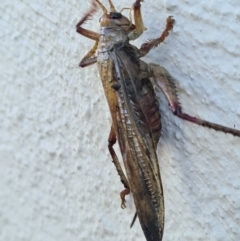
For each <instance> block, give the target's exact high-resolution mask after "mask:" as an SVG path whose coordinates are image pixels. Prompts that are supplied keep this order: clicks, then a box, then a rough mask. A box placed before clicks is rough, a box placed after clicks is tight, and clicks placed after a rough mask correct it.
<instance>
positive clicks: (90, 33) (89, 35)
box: [76, 1, 100, 41]
mask: <svg viewBox="0 0 240 241" xmlns="http://www.w3.org/2000/svg"><path fill="white" fill-rule="evenodd" d="M96 11H97V4H96V2H95V1H92V7H91V8H90V10H89V11H88V12H87V13H86V14H85V15H84V16H83V18H82V19H81V20H80V21H79V22H78V23H77V25H76V31H77V32H78V33H79V34H81V35H83V36H85V37H87V38H90V39H93V40H95V41H98V40H99V36H100V35H99V34H98V33H96V32H93V31H91V30H88V29H85V28H82V27H81V25H82V24H83V23H84V22H86V21H87V20H88V19H89V18H90V17H91V16H92V15H93V14H94V13H95V12H96Z"/></svg>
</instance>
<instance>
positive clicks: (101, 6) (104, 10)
mask: <svg viewBox="0 0 240 241" xmlns="http://www.w3.org/2000/svg"><path fill="white" fill-rule="evenodd" d="M95 1H96V2H97V3H98V5H99V6H100V8H101V9H102V10H103V12H104V13H107V9H106V8H105V7H104V6H103V4H102V3H100V2H99V0H95Z"/></svg>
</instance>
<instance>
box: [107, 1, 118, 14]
mask: <svg viewBox="0 0 240 241" xmlns="http://www.w3.org/2000/svg"><path fill="white" fill-rule="evenodd" d="M108 2H109V5H110V11H111V12H112V13H116V12H117V11H116V9H115V7H114V6H113V3H112V1H111V0H108Z"/></svg>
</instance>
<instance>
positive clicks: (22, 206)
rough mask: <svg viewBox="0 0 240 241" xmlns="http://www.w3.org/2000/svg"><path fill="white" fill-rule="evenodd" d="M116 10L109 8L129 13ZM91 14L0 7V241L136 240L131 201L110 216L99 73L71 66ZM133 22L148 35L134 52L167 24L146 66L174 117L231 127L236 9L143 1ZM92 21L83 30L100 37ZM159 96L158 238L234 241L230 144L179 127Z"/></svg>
mask: <svg viewBox="0 0 240 241" xmlns="http://www.w3.org/2000/svg"><path fill="white" fill-rule="evenodd" d="M114 2H115V7H116V8H117V9H118V10H119V9H121V8H122V7H126V6H130V5H131V4H132V1H127V0H122V1H114ZM103 3H104V4H105V5H106V6H107V1H106V0H105V1H104V2H103ZM89 6H90V1H82V0H79V1H74V0H73V1H69V0H67V1H56V0H52V1H46V0H41V1H40V0H39V1H38V0H34V1H27V0H23V1H7V0H2V1H1V6H0V11H1V18H0V29H1V32H0V36H1V44H0V56H1V57H0V93H1V95H0V103H1V104H0V125H1V128H0V190H1V191H0V240H1V241H16V240H17V241H30V240H31V241H43V240H44V241H56V240H57V241H69V240H71V241H79V240H81V241H85V240H88V241H93V240H99V241H100V240H101V241H103V240H104V241H110V240H111V241H112V240H116V241H118V240H119V241H120V240H121V241H123V240H129V241H131V240H139V241H143V240H145V239H144V236H143V233H142V231H141V228H140V225H139V223H138V221H137V222H136V224H135V226H134V227H133V228H132V229H129V224H130V222H131V220H132V217H133V215H134V212H135V209H134V205H133V201H132V198H131V196H129V197H128V198H127V209H125V210H122V209H121V208H120V198H119V192H120V191H121V190H122V189H123V187H122V184H121V183H120V181H119V178H118V175H117V173H116V171H115V167H114V166H113V164H112V163H111V157H110V155H109V153H108V149H107V138H108V134H109V130H110V125H111V119H110V114H109V111H108V106H107V103H106V100H105V97H104V93H103V89H102V86H101V82H100V78H99V74H98V72H97V68H96V66H90V67H88V68H85V69H80V68H79V67H78V63H79V62H80V60H81V58H82V57H83V56H84V55H85V54H86V53H87V51H88V50H89V49H90V48H91V47H92V46H93V44H94V42H93V41H91V40H88V39H86V38H84V37H83V36H80V35H78V34H77V33H76V32H75V24H76V23H77V21H78V20H79V19H80V18H81V17H82V16H83V14H84V13H85V12H86V11H87V9H88V8H89ZM142 13H143V19H144V23H145V26H146V27H147V29H148V30H147V31H146V32H145V33H144V34H143V35H142V36H141V37H140V38H139V39H138V40H136V41H135V42H134V44H136V46H140V45H141V43H143V42H144V41H146V40H147V39H149V38H153V37H156V36H158V35H159V34H160V33H161V31H162V30H163V28H164V26H165V19H166V18H167V16H169V15H172V16H174V18H175V20H176V24H175V26H174V29H173V31H172V32H171V34H170V35H169V37H168V38H167V40H166V41H165V43H164V44H162V45H161V46H159V47H158V48H156V49H155V50H153V51H152V52H151V53H150V54H149V55H148V56H146V57H145V58H144V59H145V60H146V61H147V62H154V63H157V64H160V65H162V66H164V67H165V68H167V69H168V70H169V72H170V73H171V75H172V76H173V77H174V78H175V79H176V82H177V86H178V89H179V98H180V101H181V103H182V107H183V110H184V111H185V112H187V113H189V114H191V115H195V116H198V117H201V118H204V119H207V120H209V121H212V122H216V123H219V124H223V125H226V126H229V127H232V128H234V127H235V128H236V129H240V121H239V120H240V77H239V76H240V68H239V63H240V41H239V39H240V2H239V0H229V1H221V0H209V1H198V2H196V1H189V0H188V1H187V0H186V1H176V0H170V1H168V0H165V1H164V0H152V1H148V0H146V1H144V3H143V4H142ZM100 15H101V11H98V13H97V14H96V16H95V17H93V19H92V20H91V21H89V22H88V23H87V24H86V25H85V26H86V27H89V28H90V29H92V30H95V31H99V26H98V19H99V17H100ZM126 15H127V16H128V13H127V12H126ZM158 97H159V101H160V103H161V107H160V108H161V113H162V123H163V130H162V138H161V140H160V142H159V145H158V156H159V165H160V169H161V175H162V181H163V188H164V197H165V206H166V218H165V231H164V238H163V240H164V241H174V240H176V241H187V240H188V241H192V240H194V241H196V240H198V241H203V240H204V241H206V240H210V241H226V240H227V241H236V240H240V229H239V226H240V201H239V200H240V171H239V170H240V138H236V137H233V136H231V135H226V134H224V133H219V132H215V131H213V130H209V129H205V128H202V127H198V126H196V125H193V124H191V123H187V122H185V121H182V120H180V119H178V118H177V117H175V116H173V115H172V113H171V112H170V110H169V108H168V106H167V102H166V100H165V99H164V98H163V96H162V94H161V93H158ZM119 157H120V155H119Z"/></svg>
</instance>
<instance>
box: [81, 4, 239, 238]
mask: <svg viewBox="0 0 240 241" xmlns="http://www.w3.org/2000/svg"><path fill="white" fill-rule="evenodd" d="M108 2H109V5H110V11H108V10H107V9H106V8H105V7H104V6H103V4H102V3H101V2H100V1H99V0H92V3H91V9H90V10H89V11H88V12H87V13H86V14H85V15H84V16H83V18H82V19H81V20H80V21H79V22H78V24H77V25H76V30H77V32H78V33H80V34H81V35H83V36H85V37H87V38H90V39H92V40H94V41H95V44H94V46H93V48H92V49H91V50H90V51H89V52H88V53H87V54H86V55H85V56H84V58H83V59H82V61H81V62H80V64H79V65H80V67H86V66H89V65H91V64H94V63H97V66H98V70H99V73H100V76H101V81H102V84H103V88H104V91H105V96H106V99H107V102H108V105H109V109H110V112H111V116H112V127H111V131H110V134H109V139H108V148H109V151H110V154H111V156H112V159H113V163H114V165H115V166H116V169H117V172H118V174H119V176H120V179H121V182H122V183H123V185H124V187H125V190H124V191H122V192H121V193H120V196H121V200H122V204H121V207H122V208H124V207H125V195H127V194H128V193H129V192H130V191H131V193H132V196H133V199H134V203H135V207H136V214H137V217H138V218H139V221H140V224H141V227H142V230H143V232H144V235H145V237H146V240H147V241H161V240H162V237H163V229H164V199H163V189H162V182H161V176H160V170H159V165H158V158H157V155H156V148H157V144H158V141H159V138H160V135H161V116H160V112H159V103H158V100H157V98H156V95H155V92H154V89H153V85H156V86H158V87H159V88H160V89H161V91H162V92H163V93H164V95H165V97H166V98H167V101H168V103H169V106H170V109H171V110H172V112H173V114H174V115H176V116H178V117H180V118H182V119H184V120H187V121H190V122H192V123H195V124H198V125H201V126H204V127H209V128H212V129H215V130H217V131H222V132H225V133H230V134H232V135H234V136H238V137H240V131H239V130H235V129H232V128H228V127H225V126H221V125H218V124H215V123H211V122H208V121H205V120H202V119H199V118H196V117H192V116H189V115H188V114H185V113H182V110H181V107H180V103H179V101H178V97H177V89H176V85H175V83H174V80H173V78H172V77H171V76H170V74H169V73H168V71H167V70H166V69H164V68H163V67H161V66H159V65H156V64H152V63H150V64H147V63H145V62H144V61H142V60H141V59H140V58H141V57H143V56H145V55H146V54H147V53H148V52H149V51H150V50H151V49H152V48H154V47H157V46H158V45H159V44H160V43H161V42H163V41H164V40H165V38H166V37H167V36H168V34H169V31H170V30H171V29H172V28H173V24H174V19H173V18H172V17H171V16H169V17H168V18H167V21H166V28H165V30H164V31H163V33H162V35H161V36H160V37H159V38H156V39H153V40H150V41H149V42H146V43H144V44H142V46H141V47H140V48H139V49H138V48H137V47H135V46H133V45H131V44H130V43H129V41H131V40H134V39H137V38H138V37H139V36H140V35H141V34H142V33H143V31H144V30H145V27H144V25H143V21H142V16H141V10H140V9H141V4H140V3H141V2H142V0H136V1H135V2H134V4H133V5H132V7H131V8H129V9H130V11H131V12H133V16H134V24H133V22H132V20H131V18H130V19H128V18H127V17H125V16H123V15H122V14H121V12H122V10H124V9H126V8H123V9H122V10H121V11H120V12H117V11H116V9H115V7H114V6H113V3H112V1H111V0H108ZM98 6H99V7H100V8H101V9H102V11H103V15H102V17H101V18H100V20H99V22H100V33H96V32H93V31H90V30H87V29H84V28H82V25H83V23H84V22H86V20H88V19H89V18H90V17H91V16H92V15H93V14H94V13H95V12H96V10H97V7H98ZM131 12H130V13H131ZM116 140H118V143H119V146H120V151H121V153H122V158H123V161H124V166H125V170H126V174H127V178H126V177H125V175H124V173H123V170H122V168H121V165H120V163H119V161H118V158H117V156H116V154H115V151H114V149H113V145H114V144H115V143H116Z"/></svg>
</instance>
